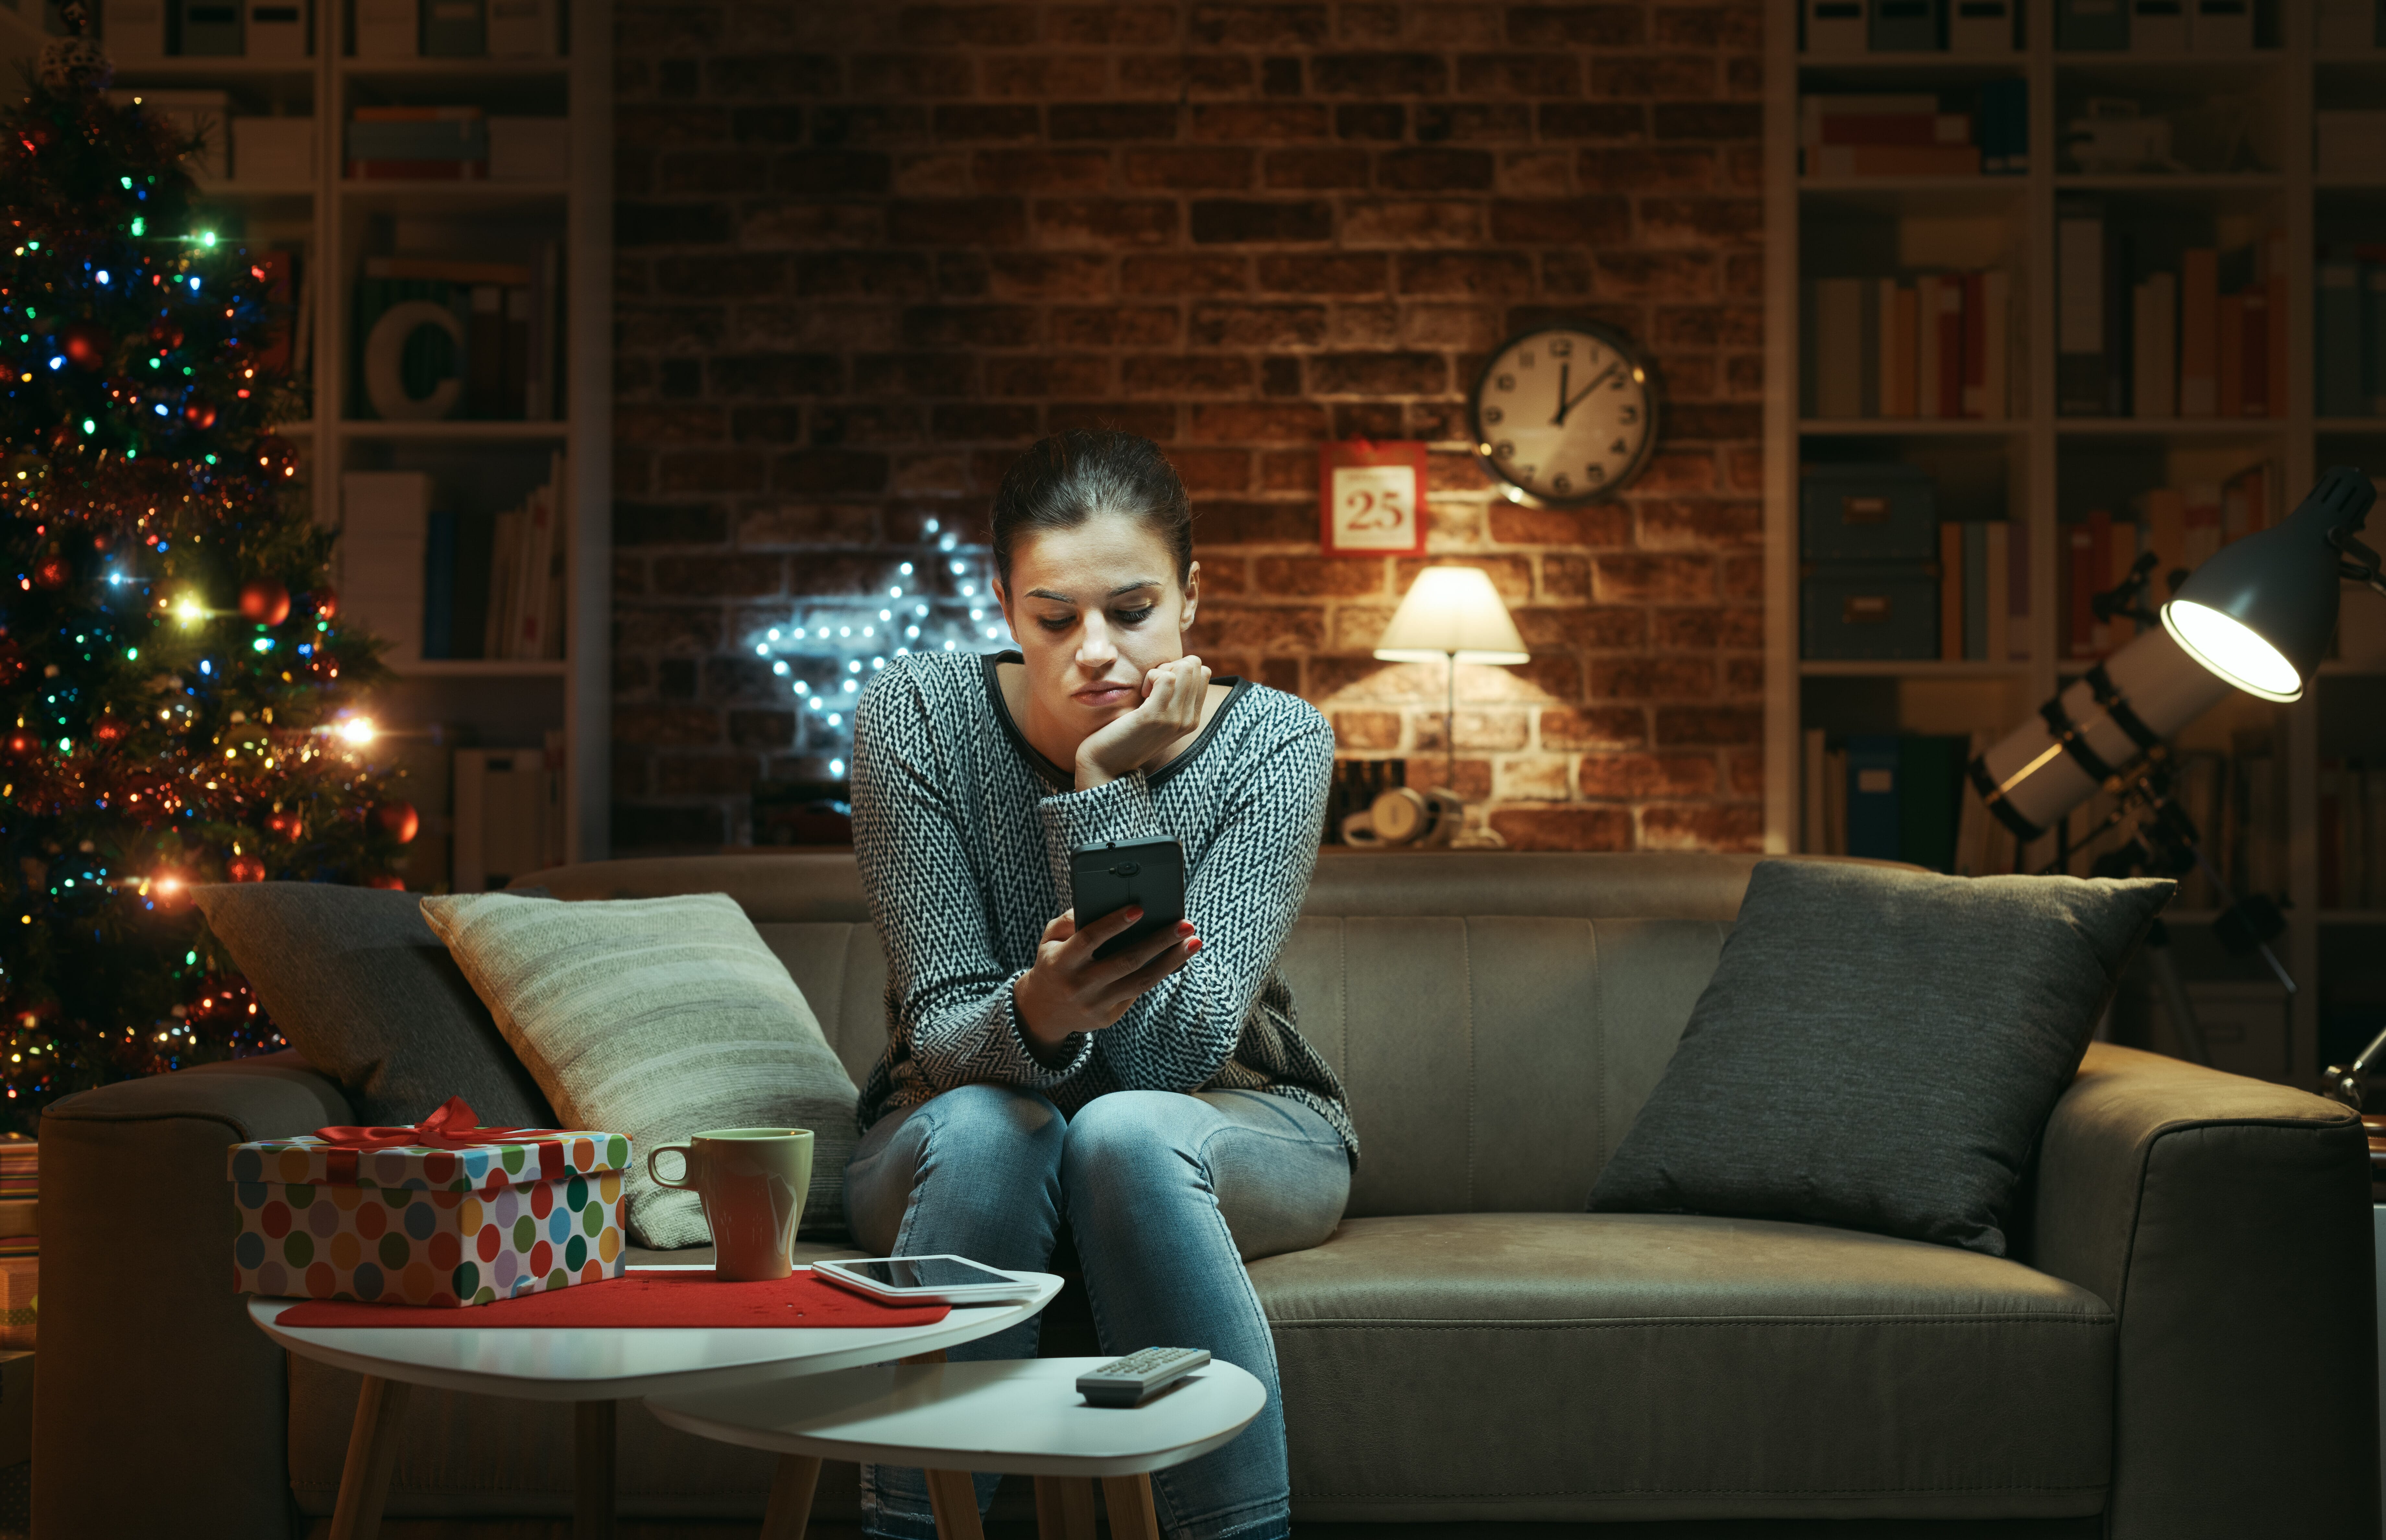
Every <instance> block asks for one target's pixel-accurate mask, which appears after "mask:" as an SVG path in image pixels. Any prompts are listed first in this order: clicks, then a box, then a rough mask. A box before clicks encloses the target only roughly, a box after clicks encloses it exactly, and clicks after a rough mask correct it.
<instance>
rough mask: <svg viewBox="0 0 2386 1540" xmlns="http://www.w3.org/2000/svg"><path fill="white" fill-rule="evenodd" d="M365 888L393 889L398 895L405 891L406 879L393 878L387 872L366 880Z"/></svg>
mask: <svg viewBox="0 0 2386 1540" xmlns="http://www.w3.org/2000/svg"><path fill="white" fill-rule="evenodd" d="M365 886H367V887H369V888H395V889H396V891H398V892H399V893H404V892H405V891H406V879H405V878H403V877H393V876H391V875H390V874H389V873H387V872H383V873H382V874H381V875H380V876H378V877H368V878H366V879H365Z"/></svg>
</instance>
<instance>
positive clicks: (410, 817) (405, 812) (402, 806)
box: [373, 802, 422, 845]
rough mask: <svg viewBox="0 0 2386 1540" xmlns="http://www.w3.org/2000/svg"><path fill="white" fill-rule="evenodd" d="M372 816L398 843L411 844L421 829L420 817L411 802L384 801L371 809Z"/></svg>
mask: <svg viewBox="0 0 2386 1540" xmlns="http://www.w3.org/2000/svg"><path fill="white" fill-rule="evenodd" d="M373 817H375V818H377V819H379V820H381V826H382V827H383V828H384V829H386V830H388V831H389V832H390V833H391V835H392V836H393V837H394V838H396V841H397V843H398V844H400V845H411V844H413V843H414V836H415V835H416V834H417V833H421V829H422V817H421V814H419V813H417V812H416V811H415V810H414V804H413V803H411V802H384V803H383V804H382V805H381V806H380V807H378V808H374V809H373Z"/></svg>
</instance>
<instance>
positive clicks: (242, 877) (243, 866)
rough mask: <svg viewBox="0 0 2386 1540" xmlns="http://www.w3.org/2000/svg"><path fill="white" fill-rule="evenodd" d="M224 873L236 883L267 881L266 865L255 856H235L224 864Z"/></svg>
mask: <svg viewBox="0 0 2386 1540" xmlns="http://www.w3.org/2000/svg"><path fill="white" fill-rule="evenodd" d="M224 871H225V872H226V874H228V875H229V876H230V877H231V878H232V881H233V882H235V883H261V882H263V881H265V863H264V862H263V861H260V860H258V859H257V858H256V857H254V856H234V857H233V858H232V859H231V860H229V861H227V862H225V863H224Z"/></svg>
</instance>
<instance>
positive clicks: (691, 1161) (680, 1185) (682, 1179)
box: [647, 1145, 696, 1193]
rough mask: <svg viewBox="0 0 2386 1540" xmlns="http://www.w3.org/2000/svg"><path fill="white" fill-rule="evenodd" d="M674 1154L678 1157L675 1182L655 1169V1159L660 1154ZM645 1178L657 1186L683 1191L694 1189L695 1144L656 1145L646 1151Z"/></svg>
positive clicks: (660, 1155)
mask: <svg viewBox="0 0 2386 1540" xmlns="http://www.w3.org/2000/svg"><path fill="white" fill-rule="evenodd" d="M673 1154H676V1155H677V1156H678V1157H679V1158H680V1173H679V1180H678V1181H677V1182H673V1181H671V1180H670V1179H669V1178H667V1177H665V1176H664V1175H663V1173H662V1172H660V1171H657V1170H655V1161H656V1160H657V1159H658V1158H660V1157H662V1156H666V1155H673ZM647 1181H649V1182H652V1183H654V1184H655V1185H656V1186H658V1187H670V1188H673V1189H675V1190H676V1191H679V1192H683V1193H692V1192H694V1191H696V1146H693V1145H658V1146H655V1147H654V1148H653V1149H650V1150H648V1151H647Z"/></svg>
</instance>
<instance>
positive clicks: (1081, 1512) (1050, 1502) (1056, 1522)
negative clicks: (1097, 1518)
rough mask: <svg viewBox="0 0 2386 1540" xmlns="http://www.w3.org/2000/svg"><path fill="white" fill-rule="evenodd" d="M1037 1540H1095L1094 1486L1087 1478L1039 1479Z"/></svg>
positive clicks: (1037, 1479)
mask: <svg viewBox="0 0 2386 1540" xmlns="http://www.w3.org/2000/svg"><path fill="white" fill-rule="evenodd" d="M1036 1540H1094V1484H1093V1480H1092V1478H1091V1477H1087V1476H1038V1477H1036Z"/></svg>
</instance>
